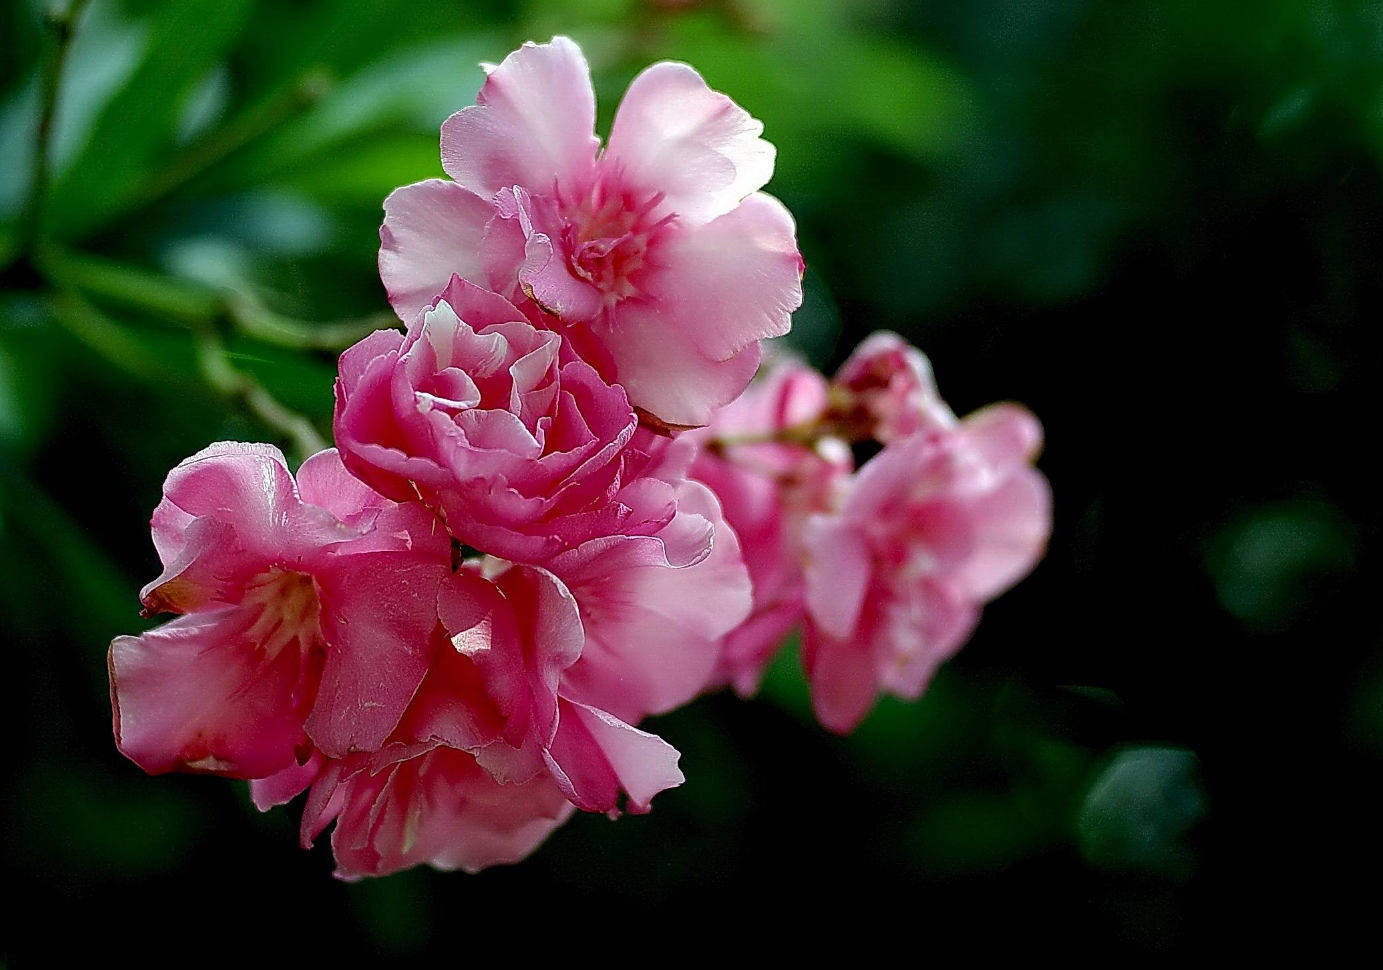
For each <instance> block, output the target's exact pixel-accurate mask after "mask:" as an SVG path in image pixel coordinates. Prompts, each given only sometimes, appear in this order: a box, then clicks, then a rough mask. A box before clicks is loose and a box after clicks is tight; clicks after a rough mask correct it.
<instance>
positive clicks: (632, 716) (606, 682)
mask: <svg viewBox="0 0 1383 970" xmlns="http://www.w3.org/2000/svg"><path fill="white" fill-rule="evenodd" d="M708 536H709V537H710V538H709V548H708ZM679 563H686V565H678V564H679ZM547 568H548V569H550V570H551V571H552V572H553V573H554V574H556V575H557V576H559V577H560V578H561V579H562V581H563V582H564V583H565V584H566V585H567V587H568V589H570V590H571V593H572V596H573V597H574V598H575V600H576V603H577V606H578V608H579V611H580V615H581V621H582V624H583V626H584V628H585V631H586V643H585V647H584V649H583V650H582V653H581V656H580V658H579V659H578V660H577V661H576V662H575V663H574V664H572V665H571V666H570V667H568V668H566V670H565V671H564V672H563V677H562V693H563V695H564V696H566V697H568V698H570V699H572V700H574V701H579V702H581V703H584V704H586V705H589V706H591V707H595V708H599V709H601V710H604V711H607V712H609V713H610V714H612V715H614V716H616V717H618V718H620V719H622V720H624V721H628V722H630V723H633V724H637V723H638V722H639V721H640V720H642V719H643V718H644V717H646V716H648V715H650V714H662V713H664V712H666V711H670V710H672V709H673V708H675V707H679V706H680V705H682V704H684V703H686V702H687V701H689V700H691V699H692V698H693V697H695V696H696V695H697V694H700V693H701V692H702V691H703V690H704V689H705V688H706V686H707V685H708V683H710V681H711V677H712V674H713V673H714V671H715V669H716V666H717V664H718V662H719V659H720V655H721V641H722V638H724V637H725V636H726V635H727V634H728V633H730V632H731V631H732V630H734V629H735V628H736V627H738V626H739V625H740V624H741V623H742V622H743V621H744V620H745V619H746V618H747V617H748V615H749V610H750V607H751V604H752V595H751V586H750V581H749V573H748V572H747V571H746V569H745V566H744V560H743V558H742V555H741V550H740V544H739V541H738V539H737V538H736V536H735V533H734V531H733V530H731V529H730V528H729V527H728V526H727V525H726V524H725V521H724V518H723V516H722V514H721V510H720V504H719V502H717V501H716V498H715V496H714V495H713V494H712V493H711V491H710V490H709V489H708V488H706V487H705V486H704V485H701V484H700V483H698V482H683V483H682V484H681V485H680V486H679V489H678V512H677V515H676V517H674V518H673V520H672V521H671V522H669V523H668V524H667V525H666V526H665V527H664V528H663V529H662V530H660V531H659V532H658V533H657V534H656V535H651V536H607V537H603V538H599V539H592V540H591V541H589V542H585V543H583V544H582V545H580V546H577V547H576V548H574V549H570V550H567V551H566V552H563V553H561V554H559V555H558V556H556V557H555V558H553V559H552V560H550V561H549V562H548V563H547Z"/></svg>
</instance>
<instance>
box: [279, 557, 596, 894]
mask: <svg viewBox="0 0 1383 970" xmlns="http://www.w3.org/2000/svg"><path fill="white" fill-rule="evenodd" d="M439 605H440V606H442V608H443V610H444V612H445V614H446V615H447V616H448V618H449V619H451V620H452V622H453V623H454V624H455V625H457V626H458V627H461V629H458V630H457V631H456V632H455V633H454V634H444V633H443V631H442V629H441V627H440V626H439V627H438V628H437V631H436V635H435V636H434V637H433V639H432V642H431V647H432V652H431V662H430V666H429V668H428V673H427V676H426V677H425V678H424V680H423V682H422V685H421V686H420V687H419V688H418V691H417V693H416V694H415V695H414V697H413V700H412V703H411V704H410V705H409V708H408V710H407V712H406V713H405V714H404V717H403V718H402V720H401V721H400V722H399V724H398V726H397V727H396V728H395V730H394V733H393V735H392V736H391V737H390V739H389V741H388V743H386V744H385V745H384V746H383V747H381V748H380V749H379V750H378V751H375V752H363V753H359V754H352V755H349V756H348V757H346V758H341V759H333V760H324V761H323V762H322V763H320V764H319V765H318V766H317V768H316V770H315V771H313V772H312V773H311V774H310V775H309V774H308V773H306V772H304V773H302V774H301V775H300V776H299V777H298V778H296V779H295V780H294V786H289V785H288V784H286V783H285V785H284V787H283V790H282V793H281V794H282V797H283V798H286V797H291V796H292V795H293V794H296V793H297V792H298V791H301V790H302V789H304V788H307V787H308V786H309V785H310V786H311V794H310V795H309V796H308V799H307V804H306V806H305V808H304V811H303V817H302V842H303V845H304V847H308V846H310V845H311V844H312V842H313V840H314V839H316V838H317V836H318V835H320V834H321V832H322V831H323V830H324V829H325V828H326V827H327V826H328V825H330V824H331V823H332V822H335V828H334V830H333V832H332V836H331V844H332V849H333V851H334V852H335V855H336V862H337V875H339V876H341V877H343V878H346V879H355V878H360V877H362V876H379V875H386V874H388V873H391V872H396V871H398V870H401V869H406V868H409V867H411V866H415V865H421V864H427V865H432V866H435V867H437V868H439V869H458V868H459V869H464V870H466V871H468V872H475V871H478V870H480V869H483V868H485V867H487V866H491V865H498V864H503V863H511V862H517V861H519V860H520V859H522V858H524V857H525V856H527V855H528V854H529V853H530V852H532V851H533V850H534V849H535V848H536V847H537V846H538V845H539V844H540V843H541V842H542V841H543V839H544V838H546V837H547V835H548V834H549V833H550V832H551V831H552V830H553V829H555V828H556V827H557V826H559V825H560V824H561V823H562V822H563V821H565V820H566V819H567V818H568V817H569V816H570V815H571V813H572V812H573V811H574V806H573V805H572V804H571V803H570V802H569V801H568V800H567V798H566V797H565V796H564V795H563V793H562V791H561V790H560V789H559V788H558V787H557V785H556V784H555V783H554V781H553V779H552V777H551V776H550V775H549V774H548V773H547V772H545V771H543V770H536V771H534V772H532V773H531V775H530V776H529V777H525V778H521V779H520V778H517V777H511V778H506V779H505V781H504V783H501V782H500V781H499V780H497V779H496V778H495V776H494V775H493V774H491V773H490V772H489V771H488V770H486V769H485V768H484V767H482V766H481V764H480V763H479V762H478V761H477V760H476V757H475V755H476V752H479V751H481V750H483V749H485V748H486V747H487V746H491V745H499V746H503V740H502V739H503V736H504V733H505V729H506V719H507V718H506V714H505V713H504V711H503V710H502V707H503V706H508V708H509V710H510V712H511V713H514V712H517V711H518V710H519V705H517V704H516V703H514V701H513V699H512V694H513V693H514V692H515V691H517V690H518V689H519V685H518V684H517V683H512V682H510V683H495V684H493V685H488V684H487V683H486V679H485V676H484V674H483V672H482V665H483V664H484V663H485V660H486V658H487V657H491V656H495V655H504V654H506V652H508V651H512V650H516V649H519V644H518V638H519V637H520V636H521V624H522V620H523V617H520V616H519V615H517V614H516V613H515V612H514V611H513V610H512V609H510V608H509V606H508V604H507V601H506V600H505V598H504V597H503V595H502V594H501V593H499V591H498V590H496V589H495V588H493V586H492V584H490V583H489V582H488V581H487V580H485V579H483V578H481V577H479V576H478V575H476V574H475V573H474V572H472V571H469V570H468V571H465V572H463V573H461V574H460V577H459V578H458V579H455V580H453V581H450V582H449V583H448V586H447V589H446V590H445V591H442V592H441V593H440V599H439ZM529 605H533V604H529ZM547 618H548V617H546V614H541V613H540V614H538V615H535V617H534V619H535V620H536V625H537V626H539V627H541V628H542V631H541V632H542V633H544V634H547V633H550V634H554V635H555V638H556V640H557V641H559V642H563V643H568V645H569V642H568V640H569V638H564V636H563V632H562V629H561V626H562V624H560V623H558V624H556V625H555V626H554V625H553V624H551V623H548V622H545V619H547ZM533 632H535V633H537V632H538V631H533ZM567 632H568V633H569V632H570V631H567ZM490 686H497V687H501V688H502V689H503V691H504V693H503V695H502V696H501V698H500V699H499V700H497V699H496V698H495V697H493V696H491V694H490V692H489V687H490Z"/></svg>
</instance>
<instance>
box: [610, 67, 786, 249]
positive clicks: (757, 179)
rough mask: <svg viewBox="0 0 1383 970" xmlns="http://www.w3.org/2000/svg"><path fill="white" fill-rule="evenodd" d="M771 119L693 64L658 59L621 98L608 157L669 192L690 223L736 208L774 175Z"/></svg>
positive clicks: (630, 176) (643, 183) (640, 182)
mask: <svg viewBox="0 0 1383 970" xmlns="http://www.w3.org/2000/svg"><path fill="white" fill-rule="evenodd" d="M763 130H764V126H763V125H762V124H761V123H760V122H758V121H756V120H755V119H754V118H753V117H751V116H750V115H749V113H748V112H747V111H745V110H744V109H743V108H741V107H739V105H737V104H735V102H734V101H732V100H730V98H729V97H727V96H726V95H724V94H720V93H718V92H715V91H712V90H711V89H710V88H709V87H707V86H706V82H705V81H704V80H702V78H701V75H700V74H698V73H696V71H694V70H693V69H692V68H690V67H688V66H687V65H686V64H676V63H670V62H664V63H661V64H654V65H653V66H652V67H650V68H648V69H647V70H645V71H644V72H643V73H641V74H640V75H639V76H638V77H636V78H634V81H633V83H631V84H630V85H629V90H628V91H626V92H625V95H624V100H623V101H621V102H620V106H619V111H618V112H617V113H616V115H615V122H614V126H613V128H612V129H611V131H610V145H609V148H608V149H607V150H606V158H607V159H609V160H610V162H613V163H614V164H616V165H618V166H619V167H620V168H621V170H622V176H623V178H624V179H626V180H627V181H628V182H629V183H631V184H633V185H637V186H639V187H640V188H644V189H654V190H657V191H659V192H663V193H665V194H666V199H665V200H664V201H665V205H666V209H667V211H670V212H675V213H677V215H678V216H679V217H680V218H681V219H683V220H685V221H687V222H688V223H693V224H694V223H702V222H708V221H710V220H711V219H714V218H715V217H716V216H719V215H723V214H724V213H726V212H729V211H730V210H731V209H733V208H734V207H735V206H736V205H738V204H739V202H740V200H741V199H743V198H744V197H745V196H747V195H749V194H750V193H752V192H756V191H758V190H759V189H761V188H762V187H763V186H764V183H766V182H767V181H768V180H769V178H770V177H771V176H772V175H773V157H774V150H773V146H772V145H770V144H769V143H768V142H766V141H764V140H763V139H762V138H761V137H760V136H761V135H762V134H763Z"/></svg>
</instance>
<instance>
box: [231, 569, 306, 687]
mask: <svg viewBox="0 0 1383 970" xmlns="http://www.w3.org/2000/svg"><path fill="white" fill-rule="evenodd" d="M242 603H243V605H244V606H246V607H248V608H255V607H258V609H259V616H258V617H257V618H256V619H255V621H254V624H253V625H252V626H251V627H250V629H249V630H248V631H246V634H245V635H246V638H247V639H249V640H250V642H252V643H255V644H257V645H258V646H259V648H260V649H261V650H263V651H264V661H265V663H269V662H272V661H273V660H274V658H276V657H277V656H278V655H279V653H280V652H282V650H283V648H284V647H286V646H288V645H289V644H292V643H295V642H296V645H297V649H298V652H299V653H300V654H303V655H306V653H307V652H308V650H309V649H311V647H312V645H313V644H314V643H316V641H317V612H318V602H317V587H316V586H315V585H314V584H313V582H312V577H311V576H308V575H306V574H304V573H297V572H291V571H289V570H284V569H279V568H278V567H274V568H273V569H270V570H269V571H268V572H267V573H261V574H260V575H259V576H256V577H255V578H254V579H252V580H251V581H250V582H249V584H248V585H247V586H246V587H245V598H244V600H243V601H242Z"/></svg>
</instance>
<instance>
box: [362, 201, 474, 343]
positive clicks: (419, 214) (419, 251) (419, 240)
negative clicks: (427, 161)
mask: <svg viewBox="0 0 1383 970" xmlns="http://www.w3.org/2000/svg"><path fill="white" fill-rule="evenodd" d="M493 216H494V206H493V205H492V204H491V203H490V200H489V196H485V197H483V198H482V197H481V196H478V195H476V194H475V193H473V192H469V191H467V190H466V189H464V188H462V187H461V186H459V185H457V184H456V183H455V182H449V181H447V180H446V179H427V180H426V181H423V182H415V183H413V184H412V185H405V186H403V187H402V188H399V189H395V190H394V191H393V192H392V193H390V195H389V197H388V198H387V199H385V200H384V224H383V225H382V226H380V228H379V243H380V246H379V278H380V279H381V280H382V281H383V282H384V289H385V290H386V291H387V292H388V294H389V303H390V304H391V305H392V306H393V308H394V311H395V312H396V313H397V314H398V315H399V318H400V319H402V320H403V321H404V322H405V323H411V322H412V321H413V318H414V317H416V316H417V315H418V313H419V312H421V311H422V309H423V308H424V307H427V306H430V305H431V304H432V302H433V301H434V300H435V299H437V295H438V294H439V293H441V292H442V290H443V288H444V287H445V286H446V285H447V282H448V281H449V280H450V279H451V278H452V275H453V274H456V275H460V276H462V277H464V278H466V279H472V280H484V279H485V267H484V264H483V262H482V258H481V243H482V242H483V241H484V238H485V226H486V223H488V222H489V221H490V219H491V217H493Z"/></svg>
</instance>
